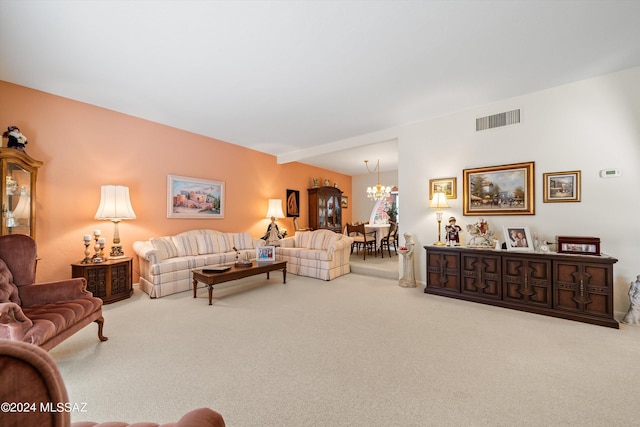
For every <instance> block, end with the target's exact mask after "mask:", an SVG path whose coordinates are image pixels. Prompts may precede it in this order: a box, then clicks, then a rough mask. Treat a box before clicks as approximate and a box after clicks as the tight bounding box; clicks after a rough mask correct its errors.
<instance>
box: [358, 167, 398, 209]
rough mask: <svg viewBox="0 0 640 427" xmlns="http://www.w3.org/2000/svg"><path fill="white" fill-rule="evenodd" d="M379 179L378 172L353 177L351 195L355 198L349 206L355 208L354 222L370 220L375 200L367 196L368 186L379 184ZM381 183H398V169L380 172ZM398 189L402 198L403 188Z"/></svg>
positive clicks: (391, 185)
mask: <svg viewBox="0 0 640 427" xmlns="http://www.w3.org/2000/svg"><path fill="white" fill-rule="evenodd" d="M381 161H382V162H384V159H381ZM377 181H378V174H377V173H375V174H366V175H357V176H353V177H351V197H352V199H353V200H352V201H351V202H350V206H349V207H350V208H353V212H351V219H352V221H353V222H357V221H360V222H366V221H369V215H371V210H372V209H373V206H374V205H375V202H374V201H373V200H371V199H369V198H368V197H367V187H373V186H374V185H376V184H377ZM380 184H382V185H388V186H390V187H393V186H396V185H398V171H392V172H380ZM398 190H399V192H400V199H402V192H401V190H402V189H401V188H400V187H398Z"/></svg>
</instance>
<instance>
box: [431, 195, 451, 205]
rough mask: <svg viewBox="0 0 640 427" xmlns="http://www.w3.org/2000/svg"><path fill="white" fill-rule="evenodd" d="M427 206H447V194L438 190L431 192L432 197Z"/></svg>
mask: <svg viewBox="0 0 640 427" xmlns="http://www.w3.org/2000/svg"><path fill="white" fill-rule="evenodd" d="M429 207H430V208H435V209H441V208H448V207H449V204H448V203H447V195H446V194H444V193H439V192H438V193H433V198H432V199H431V203H430V204H429Z"/></svg>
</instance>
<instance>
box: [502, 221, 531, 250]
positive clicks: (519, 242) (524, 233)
mask: <svg viewBox="0 0 640 427" xmlns="http://www.w3.org/2000/svg"><path fill="white" fill-rule="evenodd" d="M504 241H505V243H506V246H507V250H509V251H533V240H531V233H530V232H529V227H524V226H505V227H504Z"/></svg>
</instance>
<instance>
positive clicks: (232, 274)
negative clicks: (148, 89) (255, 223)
mask: <svg viewBox="0 0 640 427" xmlns="http://www.w3.org/2000/svg"><path fill="white" fill-rule="evenodd" d="M202 270H203V269H198V270H193V272H192V273H193V297H194V298H196V293H197V291H198V282H201V283H204V284H205V285H207V287H208V288H209V305H211V299H212V298H213V286H214V285H217V284H218V283H224V282H229V281H231V280H237V279H242V278H244V277H249V276H256V275H258V274H261V273H267V279H268V278H269V272H270V271H276V270H282V283H287V261H274V262H268V263H257V262H256V261H254V262H253V265H252V266H251V267H236V266H234V265H232V266H231V269H230V270H228V271H224V272H222V273H205V272H204V271H202Z"/></svg>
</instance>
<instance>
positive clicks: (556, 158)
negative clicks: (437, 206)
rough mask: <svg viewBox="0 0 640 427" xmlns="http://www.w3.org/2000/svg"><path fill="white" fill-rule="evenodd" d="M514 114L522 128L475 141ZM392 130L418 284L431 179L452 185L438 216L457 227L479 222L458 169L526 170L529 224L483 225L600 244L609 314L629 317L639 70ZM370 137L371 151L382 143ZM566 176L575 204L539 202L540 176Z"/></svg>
mask: <svg viewBox="0 0 640 427" xmlns="http://www.w3.org/2000/svg"><path fill="white" fill-rule="evenodd" d="M518 108H519V109H520V110H521V123H520V124H516V125H511V126H505V127H502V128H496V129H491V130H485V131H481V132H476V130H475V119H476V118H478V117H483V116H488V115H492V114H497V113H501V112H504V111H509V110H514V109H518ZM395 131H396V132H397V138H398V151H399V171H398V186H399V188H400V194H401V197H400V211H401V212H402V226H403V232H406V231H408V232H411V233H412V234H413V235H414V238H415V240H416V243H417V244H418V245H419V247H420V248H421V250H420V251H419V253H418V254H417V255H418V256H417V266H416V269H417V271H416V277H417V279H418V280H419V281H420V282H421V283H422V284H423V285H424V284H425V256H424V249H422V246H424V245H428V244H431V243H433V242H435V241H436V240H437V223H436V216H435V212H434V211H433V210H432V209H429V208H428V194H429V179H433V178H447V177H457V179H458V183H457V184H458V188H457V193H458V197H457V199H455V200H450V205H451V209H449V210H448V211H446V212H445V213H444V215H445V216H450V215H454V216H456V217H457V218H458V224H459V225H461V226H463V228H464V226H465V225H466V224H470V223H473V222H475V221H476V220H477V218H478V217H477V216H463V215H462V171H463V169H465V168H476V167H484V166H496V165H503V164H510V163H519V162H529V161H533V162H535V215H515V216H507V215H501V216H485V218H486V219H487V220H488V222H489V224H490V226H491V228H492V229H493V230H495V231H496V232H497V233H498V235H499V236H500V238H502V232H501V230H502V227H503V226H504V225H525V226H528V227H529V228H530V229H531V231H532V233H533V232H535V233H537V234H538V235H539V236H540V238H541V239H546V240H555V236H556V235H569V236H571V235H575V236H597V237H599V238H600V239H601V242H602V243H601V250H602V252H604V253H606V254H609V255H611V256H613V257H615V258H618V259H619V262H618V263H617V264H615V267H614V275H615V289H614V293H615V299H614V305H615V310H616V312H618V315H620V313H623V312H625V311H626V310H627V308H628V306H629V302H628V296H627V292H628V288H629V283H630V282H631V281H633V280H635V277H636V275H638V274H640V226H639V225H638V219H637V218H638V213H639V212H640V197H639V196H640V191H639V189H638V188H639V185H640V172H639V171H638V169H639V168H640V68H633V69H630V70H625V71H622V72H619V73H614V74H610V75H606V76H601V77H598V78H594V79H589V80H584V81H579V82H575V83H572V84H569V85H565V86H561V87H557V88H553V89H550V90H544V91H540V92H536V93H532V94H528V95H524V96H521V97H517V98H512V99H506V100H502V101H500V102H496V103H494V104H491V105H486V106H482V107H478V108H474V109H471V110H468V111H463V112H459V113H456V114H452V115H449V116H445V117H439V118H435V119H429V120H425V121H423V122H419V123H415V124H412V125H408V126H403V127H398V128H396V129H395ZM368 137H372V142H374V141H375V140H376V139H378V140H381V139H382V136H379V137H378V138H376V135H373V136H371V135H369V136H368ZM385 137H388V135H387V134H385ZM604 168H620V169H622V176H621V177H618V178H607V179H603V178H600V177H599V175H598V172H599V171H600V170H601V169H604ZM570 170H581V171H582V187H581V188H582V201H581V202H579V203H543V193H542V190H543V183H542V174H543V173H544V172H559V171H570ZM353 182H354V192H356V191H360V189H357V190H356V188H355V184H356V182H358V179H356V177H354V181H353ZM463 234H464V233H463ZM465 237H466V236H465ZM463 238H464V237H463ZM401 242H402V243H404V238H401Z"/></svg>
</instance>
